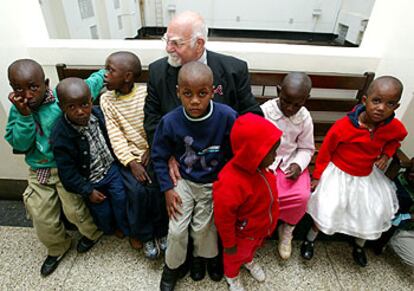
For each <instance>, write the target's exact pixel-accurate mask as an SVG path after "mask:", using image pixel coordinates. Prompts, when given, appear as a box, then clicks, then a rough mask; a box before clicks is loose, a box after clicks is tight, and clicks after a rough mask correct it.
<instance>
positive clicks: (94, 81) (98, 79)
mask: <svg viewBox="0 0 414 291" xmlns="http://www.w3.org/2000/svg"><path fill="white" fill-rule="evenodd" d="M105 72H106V71H105V70H104V69H102V70H99V71H97V72H95V73H92V74H91V75H90V76H89V78H88V79H86V80H85V82H86V85H88V87H89V89H90V90H91V95H92V100H93V101H95V100H96V98H98V97H99V93H100V92H101V90H102V88H103V85H104V77H105Z"/></svg>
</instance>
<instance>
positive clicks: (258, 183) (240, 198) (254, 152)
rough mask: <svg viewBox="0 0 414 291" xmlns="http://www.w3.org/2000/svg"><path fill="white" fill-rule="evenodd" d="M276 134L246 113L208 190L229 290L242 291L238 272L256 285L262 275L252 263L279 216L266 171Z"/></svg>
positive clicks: (268, 124)
mask: <svg viewBox="0 0 414 291" xmlns="http://www.w3.org/2000/svg"><path fill="white" fill-rule="evenodd" d="M281 135H282V132H281V131H280V130H279V129H278V128H277V127H276V126H274V125H273V124H272V123H271V122H269V121H267V120H266V119H264V118H262V117H260V116H257V115H254V114H251V113H248V114H245V115H243V116H241V117H239V118H238V119H237V120H236V121H235V123H234V126H233V128H232V131H231V133H230V141H231V146H232V150H233V153H234V156H233V158H232V159H231V160H230V161H229V162H228V163H227V164H226V166H224V168H223V170H222V171H221V172H220V174H219V177H218V180H217V181H216V182H215V183H214V185H213V201H214V219H215V224H216V227H217V230H218V232H219V234H220V237H221V240H222V243H223V248H224V255H223V260H224V275H225V278H226V281H227V283H228V284H229V288H230V290H244V289H243V284H242V282H241V281H240V278H239V276H238V275H239V271H240V268H241V266H243V265H244V267H245V268H246V269H247V270H248V271H249V272H250V274H251V275H252V276H253V278H255V279H256V280H257V281H259V282H261V281H264V280H265V273H264V271H263V269H262V268H261V267H260V266H259V265H258V264H256V263H254V262H253V257H254V254H255V252H256V250H257V248H258V247H259V246H260V245H261V244H262V241H263V239H264V238H265V237H267V236H270V235H271V234H272V233H273V231H274V229H275V227H276V224H277V219H278V216H279V205H278V196H277V189H276V178H275V175H274V174H273V173H272V172H271V171H270V170H269V169H268V168H267V167H268V166H270V165H271V164H272V163H273V162H274V160H275V157H276V149H277V147H278V146H279V143H280V141H279V140H280V137H281Z"/></svg>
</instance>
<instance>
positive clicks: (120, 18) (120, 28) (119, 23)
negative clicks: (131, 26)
mask: <svg viewBox="0 0 414 291" xmlns="http://www.w3.org/2000/svg"><path fill="white" fill-rule="evenodd" d="M123 28H124V26H123V25H122V15H118V29H119V30H122V29H123Z"/></svg>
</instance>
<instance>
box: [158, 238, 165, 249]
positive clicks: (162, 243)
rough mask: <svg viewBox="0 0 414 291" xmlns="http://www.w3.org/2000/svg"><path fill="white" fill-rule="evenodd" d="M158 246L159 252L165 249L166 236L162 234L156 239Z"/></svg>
mask: <svg viewBox="0 0 414 291" xmlns="http://www.w3.org/2000/svg"><path fill="white" fill-rule="evenodd" d="M158 247H159V248H160V251H161V252H165V251H166V250H167V236H163V237H162V238H159V239H158Z"/></svg>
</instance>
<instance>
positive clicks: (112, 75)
mask: <svg viewBox="0 0 414 291" xmlns="http://www.w3.org/2000/svg"><path fill="white" fill-rule="evenodd" d="M105 70H106V72H105V77H104V78H105V79H104V82H105V86H106V88H107V89H108V90H116V91H119V90H120V89H121V88H122V87H123V86H124V85H125V82H126V74H127V72H125V70H124V69H123V67H122V66H121V65H120V61H119V59H118V58H116V57H109V58H108V59H107V60H106V63H105Z"/></svg>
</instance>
